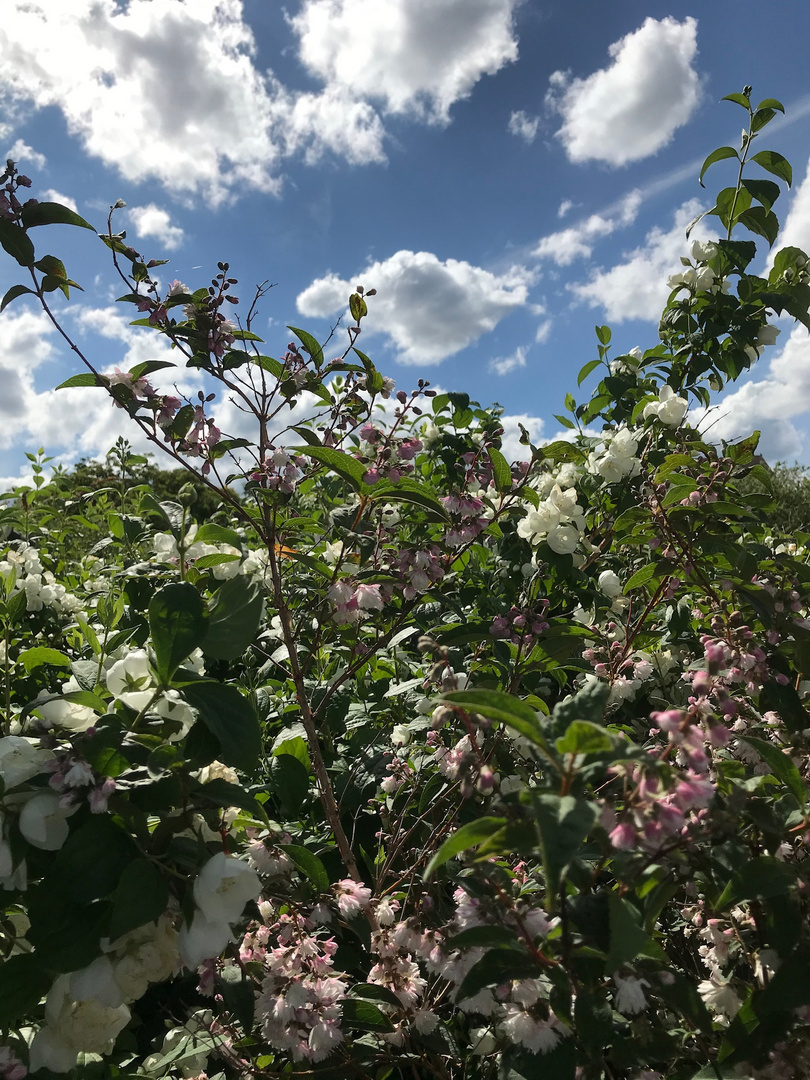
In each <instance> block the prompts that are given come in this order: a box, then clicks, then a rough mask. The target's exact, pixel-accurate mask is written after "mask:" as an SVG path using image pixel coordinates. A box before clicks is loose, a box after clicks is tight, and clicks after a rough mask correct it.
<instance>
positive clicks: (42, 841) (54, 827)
mask: <svg viewBox="0 0 810 1080" xmlns="http://www.w3.org/2000/svg"><path fill="white" fill-rule="evenodd" d="M76 809H78V805H77V806H76V807H73V808H72V809H71V810H63V809H62V807H61V806H60V805H59V796H58V795H57V794H56V792H55V791H39V792H37V794H36V795H34V796H33V797H32V798H30V799H29V800H28V802H27V803H26V804H25V806H23V808H22V811H21V813H20V832H21V833H22V834H23V836H24V837H25V839H26V840H27V841H28V843H29V844H33V846H34V847H37V848H41V849H42V850H43V851H58V850H59V849H60V848H61V846H62V845H63V844H64V842H65V841H66V840H67V838H68V832H69V831H70V830H69V829H68V823H67V819H68V817H69V816H70V814H71V813H73V812H74V811H75V810H76Z"/></svg>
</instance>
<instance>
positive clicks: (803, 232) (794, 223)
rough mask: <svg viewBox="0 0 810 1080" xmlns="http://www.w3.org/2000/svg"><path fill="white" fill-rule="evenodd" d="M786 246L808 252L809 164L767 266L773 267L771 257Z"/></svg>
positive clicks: (809, 238)
mask: <svg viewBox="0 0 810 1080" xmlns="http://www.w3.org/2000/svg"><path fill="white" fill-rule="evenodd" d="M780 206H781V203H780ZM780 216H781V215H780ZM788 246H791V247H798V248H801V249H802V251H808V252H810V162H808V166H807V172H806V173H805V177H804V180H802V182H801V184H799V186H798V187H797V188H796V189H795V191H794V193H793V198H792V199H791V202H790V209H789V210H788V214H787V217H786V218H785V221H784V224H783V225H782V228H781V230H780V232H779V243H778V245H777V247H776V248H775V249H774V250H773V251H772V252H771V257H770V259H769V265H771V266H772V265H773V256H774V255H775V254H776V252H777V251H778V249H779V248H782V247H788Z"/></svg>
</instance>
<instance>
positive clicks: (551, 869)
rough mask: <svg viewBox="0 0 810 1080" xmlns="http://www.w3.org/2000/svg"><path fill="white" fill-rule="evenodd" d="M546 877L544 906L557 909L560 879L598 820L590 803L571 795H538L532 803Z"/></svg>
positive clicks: (593, 806)
mask: <svg viewBox="0 0 810 1080" xmlns="http://www.w3.org/2000/svg"><path fill="white" fill-rule="evenodd" d="M533 804H534V809H535V814H536V819H537V831H538V833H539V836H540V851H541V855H542V858H543V869H544V871H545V876H546V902H547V904H549V905H550V907H554V906H555V905H556V899H557V894H558V892H559V886H560V879H561V877H562V874H563V873H564V871H565V869H566V867H567V866H568V864H569V863H570V862H571V860H572V859H574V858H575V857H576V856H577V854H578V853H579V851H580V849H581V847H582V843H583V841H584V840H585V838H586V837H587V835H588V833H589V832H590V831H591V829H592V828H593V826H594V825H595V823H596V821H597V820H598V818H599V809H598V807H597V806H596V805H595V804H594V803H592V802H586V801H585V800H584V799H575V798H574V797H573V796H572V795H564V796H562V797H560V796H559V795H551V794H548V793H544V794H537V795H535V797H534V800H533Z"/></svg>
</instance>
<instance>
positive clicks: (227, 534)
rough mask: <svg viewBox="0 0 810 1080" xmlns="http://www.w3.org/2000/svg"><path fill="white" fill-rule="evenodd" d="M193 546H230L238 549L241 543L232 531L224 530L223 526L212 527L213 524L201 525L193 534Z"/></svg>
mask: <svg viewBox="0 0 810 1080" xmlns="http://www.w3.org/2000/svg"><path fill="white" fill-rule="evenodd" d="M194 543H195V544H230V546H231V547H235V548H238V547H240V546H241V544H242V541H241V540H240V539H239V536H238V535H237V534H236V533H235V532H234V531H233V529H226V528H225V527H224V525H214V524H213V523H207V524H205V525H201V526H200V527H199V529H197V531H196V533H195V534H194Z"/></svg>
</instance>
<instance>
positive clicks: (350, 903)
mask: <svg viewBox="0 0 810 1080" xmlns="http://www.w3.org/2000/svg"><path fill="white" fill-rule="evenodd" d="M336 888H337V889H338V894H337V905H338V910H339V911H340V914H341V915H342V916H343V918H344V919H353V918H355V916H357V915H359V914H360V912H361V911H362V909H363V908H367V907H368V906H369V903H370V902H371V889H368V888H366V886H365V885H361V884H360V883H359V882H357V881H353V880H352V879H351V878H344V879H343V881H339V882H338V883H337V886H336Z"/></svg>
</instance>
